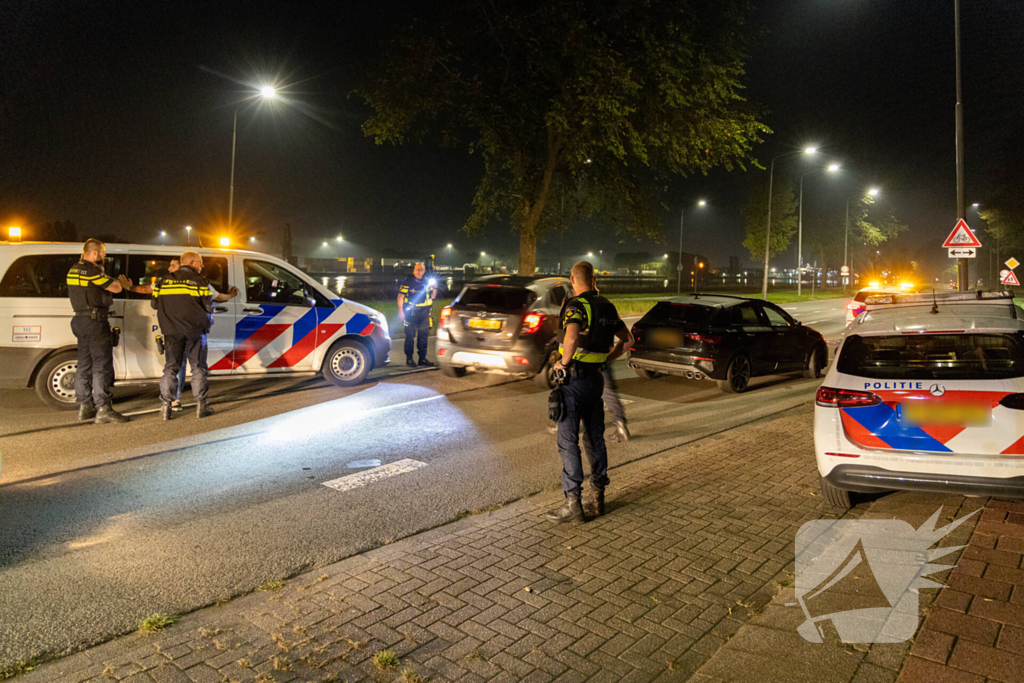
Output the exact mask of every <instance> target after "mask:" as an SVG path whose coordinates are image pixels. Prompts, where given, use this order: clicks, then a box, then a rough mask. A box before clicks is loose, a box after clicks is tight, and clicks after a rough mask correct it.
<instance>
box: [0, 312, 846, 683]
mask: <svg viewBox="0 0 1024 683" xmlns="http://www.w3.org/2000/svg"><path fill="white" fill-rule="evenodd" d="M846 301H847V300H845V299H843V300H839V299H837V300H830V301H824V302H809V303H802V304H792V305H787V306H785V307H784V308H786V309H787V310H788V311H789V312H790V313H791V314H793V315H794V316H796V317H797V318H799V319H801V320H802V321H804V322H805V323H806V324H808V325H810V326H812V327H815V328H816V329H818V330H819V331H821V332H822V333H823V334H825V336H826V337H827V338H835V337H836V336H838V334H839V333H841V331H842V329H843V326H844V316H845V308H844V306H845V304H846ZM397 356H399V357H400V356H401V353H400V351H399V353H398V354H397ZM402 370H404V366H397V367H396V368H394V369H391V368H389V369H386V370H384V371H378V372H376V373H375V374H374V377H373V381H371V382H370V383H368V384H366V385H364V386H361V387H356V388H351V389H339V388H336V387H332V386H329V385H327V384H326V383H324V382H323V381H322V380H319V379H310V378H302V379H300V378H292V379H282V380H246V381H224V382H218V383H214V384H212V392H211V393H212V398H213V402H214V407H215V409H216V410H217V413H216V414H215V415H214V416H212V417H210V418H207V419H204V420H201V421H200V420H196V419H195V418H194V416H193V415H192V414H191V413H184V414H181V415H180V417H178V418H177V419H175V420H173V421H172V422H170V423H165V422H161V421H160V420H159V416H158V415H157V414H156V412H155V408H156V401H157V398H156V396H157V394H156V391H155V389H154V388H153V387H131V388H126V389H119V390H118V392H117V394H118V402H119V406H120V407H121V408H123V409H124V410H126V411H127V412H134V413H138V414H137V415H136V416H135V417H134V419H133V420H132V422H130V423H129V424H127V425H103V426H95V425H91V424H85V425H78V424H76V423H75V422H74V416H73V414H70V413H56V412H51V411H49V410H48V409H46V408H45V407H43V406H42V404H41V403H39V402H38V401H37V399H36V398H35V396H34V395H33V394H32V392H31V391H28V390H18V391H7V392H0V452H2V455H3V469H2V472H0V669H2V668H3V667H4V666H8V665H10V664H13V663H15V662H19V661H22V660H24V659H27V658H29V657H32V656H38V655H41V654H43V653H58V652H64V651H67V650H71V649H76V648H78V647H81V646H83V645H88V644H91V643H95V642H99V641H101V640H104V639H106V638H109V637H111V636H113V635H116V634H119V633H123V632H126V631H130V630H133V629H135V628H136V626H137V624H138V622H139V620H141V619H142V618H144V617H146V616H148V615H149V614H152V613H155V612H167V613H175V612H184V611H189V610H192V609H195V608H198V607H202V606H204V605H208V604H211V603H213V602H215V601H217V600H219V599H221V598H225V597H229V596H234V595H238V594H242V593H246V592H249V591H251V590H253V589H254V588H255V587H257V586H259V585H261V584H263V583H266V582H267V581H270V580H274V579H279V578H284V577H288V576H291V575H294V574H296V573H298V572H301V571H305V570H309V569H312V568H314V567H317V566H322V565H325V564H329V563H331V562H334V561H337V560H339V559H341V558H343V557H346V556H349V555H351V554H353V553H357V552H362V551H365V550H368V549H370V548H373V547H376V546H379V545H381V544H385V543H389V542H392V541H394V540H395V539H398V538H402V537H404V536H407V535H409V534H413V533H416V532H417V531H421V530H424V529H428V528H431V527H433V526H437V525H439V524H443V523H445V522H448V521H451V520H452V519H454V518H456V517H458V516H459V515H461V514H465V513H466V512H467V511H478V510H482V509H485V508H488V507H489V506H493V505H497V504H500V503H504V502H507V501H511V500H515V499H517V498H520V497H522V496H525V495H528V494H531V493H534V492H537V491H540V490H543V489H545V488H549V487H557V486H558V482H559V476H560V471H561V466H560V463H559V459H558V456H557V450H556V448H555V445H554V439H553V437H552V436H551V435H550V434H548V433H547V431H546V427H547V425H548V423H547V420H546V400H547V396H546V394H545V393H544V392H541V391H539V390H538V389H536V388H535V386H534V384H533V383H532V382H528V381H510V380H508V379H505V378H501V377H498V376H491V375H477V376H473V375H470V376H467V377H464V378H459V379H454V378H446V377H443V376H441V374H440V373H438V372H436V371H425V372H424V371H421V372H411V373H406V372H403V371H402ZM614 373H615V376H616V377H617V378H618V380H619V389H620V393H621V394H622V397H623V399H625V400H626V401H628V402H629V403H628V404H627V405H626V411H627V414H628V415H629V419H630V428H631V430H632V431H633V434H634V439H633V440H631V441H630V442H629V443H626V444H617V443H614V444H609V456H610V462H611V465H612V466H614V465H617V464H621V463H624V462H628V461H631V460H635V459H638V458H642V457H645V456H647V455H650V454H653V453H657V452H660V451H663V450H666V449H669V448H674V447H678V446H680V445H685V444H686V443H688V442H690V441H693V440H695V439H697V438H700V437H702V436H706V435H708V434H711V433H716V432H721V431H724V430H727V429H730V428H732V427H735V426H738V425H740V424H744V423H747V422H750V421H753V420H756V419H760V418H763V417H766V416H771V415H773V414H776V413H779V412H781V411H784V410H787V409H789V408H791V407H793V406H796V405H799V404H801V403H804V402H806V401H808V400H811V399H812V398H813V394H814V391H815V389H816V387H817V384H818V382H817V381H812V380H804V379H801V378H799V376H787V377H769V378H762V379H758V380H755V381H754V382H753V383H752V385H753V388H752V389H751V390H750V391H748V392H747V393H745V394H742V395H739V396H726V395H724V394H721V393H720V392H719V391H718V390H717V388H716V387H715V385H714V384H713V383H712V382H707V381H705V382H692V381H689V382H688V381H686V380H682V379H677V378H671V377H665V378H661V379H657V380H649V381H645V380H641V379H639V378H637V377H636V376H635V375H634V374H633V373H632V371H630V370H629V369H628V368H627V367H626V366H625V364H624V363H617V364H616V365H615V367H614ZM763 455H764V454H763V453H752V454H751V457H752V458H753V457H762V456H763ZM405 459H412V460H415V461H417V462H418V463H422V466H419V467H418V468H416V469H411V471H407V472H404V473H401V474H397V475H395V476H391V477H389V478H381V479H377V480H374V481H369V480H367V481H363V482H362V483H361V484H360V485H358V486H355V487H354V488H349V489H348V490H338V489H336V488H330V487H328V486H324V485H323V484H324V482H331V481H334V480H337V479H338V478H340V477H344V476H346V475H351V474H354V473H359V472H379V470H373V469H372V468H373V467H374V466H376V465H378V464H382V465H387V464H389V463H396V462H399V461H402V460H405ZM378 461H379V463H378ZM611 477H612V487H611V489H610V495H611V496H612V497H614V477H615V475H614V471H613V472H612V473H611ZM341 488H345V485H344V484H342V485H341Z"/></svg>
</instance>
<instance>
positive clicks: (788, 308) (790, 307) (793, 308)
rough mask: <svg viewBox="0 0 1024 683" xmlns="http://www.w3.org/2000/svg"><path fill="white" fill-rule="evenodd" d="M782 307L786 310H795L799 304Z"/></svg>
mask: <svg viewBox="0 0 1024 683" xmlns="http://www.w3.org/2000/svg"><path fill="white" fill-rule="evenodd" d="M783 308H784V309H786V310H787V311H795V310H797V309H798V308H800V307H799V306H783Z"/></svg>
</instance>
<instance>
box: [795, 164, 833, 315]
mask: <svg viewBox="0 0 1024 683" xmlns="http://www.w3.org/2000/svg"><path fill="white" fill-rule="evenodd" d="M824 170H826V171H828V172H829V173H835V172H836V171H838V170H839V164H829V165H828V167H827V168H826V169H824ZM821 172H822V169H816V170H814V171H808V172H807V173H803V174H801V175H800V200H799V203H798V204H797V207H798V208H797V223H796V224H797V229H796V295H797V296H800V294H801V293H802V291H803V290H802V286H803V283H804V178H806V177H807V176H809V175H812V174H814V173H821Z"/></svg>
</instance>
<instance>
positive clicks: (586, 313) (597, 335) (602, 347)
mask: <svg viewBox="0 0 1024 683" xmlns="http://www.w3.org/2000/svg"><path fill="white" fill-rule="evenodd" d="M570 324H576V325H579V327H580V334H579V337H578V338H577V345H576V351H575V352H574V353H573V354H572V359H573V360H575V361H578V362H580V363H594V364H601V363H604V362H605V361H606V360H608V352H609V351H611V350H612V344H613V342H614V341H615V333H616V332H618V331H619V329H621V328H622V327H623V325H624V323H623V322H622V321H621V320H620V319H619V312H618V311H617V310H615V306H614V304H612V302H610V301H608V299H605V298H604V297H603V296H600V295H598V294H594V293H593V292H584V293H583V294H580V295H579V296H577V297H573V298H571V299H567V300H566V301H565V303H564V304H562V311H561V313H560V314H559V316H558V351H559V353H561V352H562V344H563V343H564V342H565V328H566V327H567V326H568V325H570Z"/></svg>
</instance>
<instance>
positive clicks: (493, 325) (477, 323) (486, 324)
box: [466, 318, 501, 330]
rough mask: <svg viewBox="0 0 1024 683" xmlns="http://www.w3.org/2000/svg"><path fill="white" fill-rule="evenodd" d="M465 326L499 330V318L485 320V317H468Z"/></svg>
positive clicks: (476, 328)
mask: <svg viewBox="0 0 1024 683" xmlns="http://www.w3.org/2000/svg"><path fill="white" fill-rule="evenodd" d="M466 326H467V327H471V328H473V329H474V330H500V329H501V321H500V320H487V319H486V318H470V319H469V320H468V321H467V322H466Z"/></svg>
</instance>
